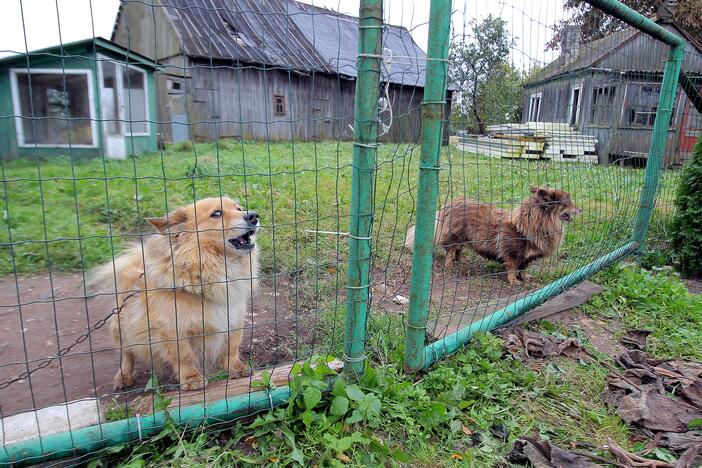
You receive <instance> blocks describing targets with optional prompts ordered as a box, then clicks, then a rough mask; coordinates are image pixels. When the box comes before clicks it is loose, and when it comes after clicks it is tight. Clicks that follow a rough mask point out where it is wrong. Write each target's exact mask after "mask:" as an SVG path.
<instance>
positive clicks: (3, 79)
mask: <svg viewBox="0 0 702 468" xmlns="http://www.w3.org/2000/svg"><path fill="white" fill-rule="evenodd" d="M13 68H30V69H33V68H52V69H57V70H62V69H69V70H74V69H87V70H90V71H91V75H92V87H93V104H95V103H97V98H98V95H97V84H98V83H97V70H96V61H95V60H94V59H93V56H83V57H72V58H70V59H65V60H64V61H63V62H62V61H61V60H60V59H56V58H53V57H30V58H29V61H27V60H19V61H17V62H11V63H9V64H7V65H5V66H3V67H2V68H0V157H2V158H14V157H18V156H48V157H51V156H59V155H70V156H73V157H90V156H98V155H99V154H101V152H102V133H101V131H100V128H99V127H100V125H96V126H95V127H96V129H95V130H96V140H97V141H96V147H94V148H72V147H71V148H44V147H32V146H27V147H20V146H19V144H18V143H19V142H18V141H17V127H16V122H15V115H18V114H19V109H18V110H17V111H15V109H14V105H13V102H12V87H11V84H10V70H11V69H13ZM93 113H94V114H93V116H94V117H95V118H96V119H99V113H98V110H97V109H94V110H93Z"/></svg>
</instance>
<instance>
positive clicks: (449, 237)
mask: <svg viewBox="0 0 702 468" xmlns="http://www.w3.org/2000/svg"><path fill="white" fill-rule="evenodd" d="M581 212H582V210H581V209H580V208H578V207H577V206H575V205H574V204H573V202H572V200H571V198H570V194H569V193H568V192H565V191H563V190H561V189H555V188H549V187H536V186H532V187H531V195H530V196H529V197H527V198H525V199H524V200H523V201H522V203H521V204H520V205H519V206H517V208H515V209H514V210H513V211H508V210H504V209H501V208H495V207H494V206H492V205H491V204H489V203H480V202H478V201H475V200H470V199H468V198H458V199H456V200H453V201H451V202H449V203H447V204H446V205H444V206H443V207H442V208H441V209H440V210H439V212H438V213H437V217H436V228H435V229H436V230H435V232H434V244H435V245H440V246H442V247H444V248H445V249H446V261H445V266H446V267H449V266H451V264H452V263H453V261H454V260H458V259H459V257H460V255H461V251H462V250H463V248H464V247H467V248H470V249H472V250H473V251H474V252H475V253H477V254H479V255H481V256H483V257H485V258H487V259H490V260H496V261H499V262H502V264H503V265H504V266H505V269H506V270H507V281H509V283H510V284H514V283H516V282H517V279H519V280H522V281H525V280H527V279H529V277H528V275H527V274H526V269H527V268H528V266H529V264H530V263H532V262H534V261H535V260H538V259H540V258H544V257H548V256H550V255H552V254H553V253H554V252H555V251H556V249H557V248H558V246H559V244H560V243H561V238H562V236H563V227H564V225H563V223H569V222H571V221H573V218H574V217H575V216H576V215H578V214H580V213H581ZM413 244H414V227H412V228H410V230H409V231H408V232H407V237H406V239H405V246H407V247H408V248H410V249H411V248H412V245H413Z"/></svg>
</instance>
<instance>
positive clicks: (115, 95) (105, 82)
mask: <svg viewBox="0 0 702 468" xmlns="http://www.w3.org/2000/svg"><path fill="white" fill-rule="evenodd" d="M100 66H101V67H102V89H101V90H100V94H101V96H102V117H103V119H105V131H106V132H107V133H108V134H109V135H121V134H122V121H121V120H120V118H119V109H120V102H119V89H118V83H119V82H118V80H117V65H115V64H114V63H113V62H107V61H105V62H101V63H100Z"/></svg>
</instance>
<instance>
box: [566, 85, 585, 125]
mask: <svg viewBox="0 0 702 468" xmlns="http://www.w3.org/2000/svg"><path fill="white" fill-rule="evenodd" d="M575 90H578V91H579V93H578V105H577V106H576V105H574V101H575ZM573 107H575V124H574V126H576V127H577V126H578V125H579V124H580V109H581V108H582V107H583V84H582V83H578V84H576V85H573V87H572V88H571V89H570V101H568V124H570V121H571V120H572V119H571V117H572V116H573Z"/></svg>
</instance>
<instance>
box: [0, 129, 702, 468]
mask: <svg viewBox="0 0 702 468" xmlns="http://www.w3.org/2000/svg"><path fill="white" fill-rule="evenodd" d="M351 150H352V147H351V145H350V144H348V143H340V144H337V143H318V144H295V145H292V144H282V143H275V144H273V143H271V144H270V145H269V144H265V143H251V142H244V143H236V142H231V141H223V142H220V143H219V144H218V145H213V144H202V145H200V144H198V145H194V146H192V145H179V146H177V147H171V148H170V149H169V150H166V151H164V152H163V153H159V154H149V155H144V156H140V157H137V158H131V159H129V160H126V161H102V160H76V161H72V160H70V159H68V158H57V159H51V160H48V159H46V160H39V161H33V160H16V161H9V162H8V161H4V162H3V163H2V178H3V180H4V184H3V190H4V191H3V197H4V208H3V209H4V216H3V217H2V220H1V223H2V226H0V227H1V228H2V229H0V243H1V247H2V249H3V253H2V255H1V256H0V275H6V274H9V273H12V272H15V271H16V272H18V273H25V272H33V271H42V270H46V269H47V268H49V267H51V269H52V270H76V269H81V268H86V269H87V268H89V267H91V266H93V265H95V264H97V263H99V262H104V261H106V260H109V259H110V258H111V256H112V255H113V252H118V251H119V250H120V248H121V245H122V244H123V243H124V242H126V241H129V240H131V239H134V237H132V236H133V235H134V234H138V233H139V232H142V231H148V229H147V227H146V223H145V222H144V220H145V219H146V218H148V217H151V216H161V215H163V214H164V212H165V211H166V209H168V210H171V209H173V208H175V207H177V206H179V205H182V204H186V203H191V202H192V200H193V199H197V198H203V197H207V196H217V195H219V194H220V193H223V194H226V195H231V196H233V197H237V198H239V199H240V201H242V202H243V203H244V204H246V205H247V206H249V207H250V208H253V209H256V210H257V211H258V212H259V213H260V214H261V216H262V223H263V226H264V229H263V230H262V233H261V235H260V237H259V245H260V246H261V250H262V261H263V270H264V273H271V272H289V273H291V276H294V278H295V287H296V292H297V294H298V300H299V302H300V304H299V305H300V307H301V308H304V307H308V306H309V301H307V299H308V298H311V299H313V300H315V301H321V302H322V303H324V304H328V305H331V304H332V303H333V302H334V296H335V294H336V293H337V291H338V288H339V286H338V285H339V281H341V284H343V278H344V276H343V274H344V268H345V258H346V239H345V238H341V239H340V238H338V237H337V236H328V235H320V236H315V235H310V234H309V233H308V232H306V230H327V231H340V232H343V231H346V230H347V226H348V217H349V204H350V192H351V174H352V170H351V169H352V168H351ZM418 152H419V150H418V148H417V147H414V146H406V145H401V146H394V145H383V146H381V149H380V151H379V156H378V162H377V168H378V170H377V174H376V179H375V196H374V203H375V214H374V233H373V245H374V261H375V263H374V265H375V268H380V269H388V268H392V267H393V266H396V265H398V264H401V263H402V264H403V265H405V266H406V265H407V262H408V256H407V254H406V252H404V253H403V251H402V248H401V246H402V244H403V241H404V233H405V230H406V227H407V226H408V225H409V224H411V223H412V222H413V206H414V194H415V192H416V180H417V177H416V172H417V170H416V166H417V160H418ZM442 164H443V167H444V169H445V170H443V171H442V172H441V176H440V179H441V187H440V189H441V198H442V200H448V199H450V198H453V197H455V196H459V195H464V194H465V195H468V196H471V197H474V198H478V199H480V200H483V201H487V202H493V203H498V204H502V205H504V206H510V207H511V206H513V205H514V204H515V203H516V202H518V201H519V200H520V199H521V198H523V197H524V196H525V195H526V194H527V193H528V187H529V185H530V184H545V183H548V184H550V185H551V186H557V187H561V188H564V189H565V190H568V191H570V192H571V193H572V194H573V197H574V200H575V202H576V203H577V204H578V205H579V206H581V207H582V208H583V215H582V217H581V218H580V219H578V220H576V222H575V223H573V224H572V225H571V226H569V228H568V231H567V237H566V241H565V244H564V248H565V251H566V253H567V259H561V260H557V259H555V258H554V259H553V263H552V264H551V267H552V268H548V269H538V271H535V272H534V273H535V275H536V276H537V277H540V279H541V280H548V279H553V278H555V277H557V276H560V275H562V274H563V273H566V272H568V271H571V270H572V269H574V268H577V267H579V266H582V265H583V264H585V263H587V262H589V261H591V260H593V259H594V258H596V257H598V256H600V255H602V254H604V253H606V252H608V251H610V250H612V249H613V248H615V247H618V246H620V245H622V244H623V243H624V242H626V240H628V238H629V235H630V232H631V226H632V223H633V220H634V217H635V214H636V207H637V203H638V196H639V190H640V183H641V177H642V175H643V172H642V171H641V170H636V169H626V168H619V167H611V166H610V167H607V166H591V165H580V164H559V163H550V162H533V161H521V160H500V159H489V158H482V157H477V156H475V155H469V154H463V153H460V152H457V151H455V150H452V151H451V152H450V153H447V152H444V153H443V154H442ZM675 177H676V174H675V173H666V174H664V184H663V190H664V193H668V192H669V190H667V189H668V188H669V187H670V186H671V185H672V184H674V182H675ZM669 214H670V204H669V201H668V200H667V199H660V200H659V203H658V209H657V210H656V212H655V214H654V219H653V223H652V233H653V234H654V235H656V236H661V237H660V241H661V243H658V242H654V243H652V244H651V245H656V246H659V245H664V242H665V238H664V236H662V235H663V234H665V229H666V225H667V219H668V215H669ZM656 255H657V254H656V253H655V252H654V253H653V254H652V255H651V256H650V258H651V259H652V260H651V261H655V260H656ZM607 275H609V276H607ZM602 278H603V281H606V284H607V291H606V293H605V294H603V295H602V296H601V297H600V298H599V299H597V301H600V302H594V303H593V305H590V306H588V311H589V312H590V313H593V314H605V315H607V314H611V315H616V316H617V318H619V319H620V320H622V321H623V322H624V323H625V324H626V325H627V326H641V327H645V326H650V327H652V328H653V329H654V334H653V340H654V346H655V350H656V353H657V354H659V355H685V356H691V357H699V351H697V350H693V349H691V348H695V346H694V344H695V343H699V336H698V332H697V331H696V330H695V327H697V329H699V328H700V327H699V324H700V321H699V320H700V318H699V314H700V308H699V300H698V299H691V298H690V297H689V296H686V295H685V294H686V292H685V291H683V289H682V286H680V284H679V281H678V280H677V279H676V278H675V277H673V276H671V275H668V274H665V275H652V274H649V273H645V272H643V271H641V270H637V269H633V270H631V271H629V270H616V271H615V272H614V273H612V272H610V273H608V274H606V275H603V276H602ZM639 282H643V283H642V284H643V286H639ZM291 294H292V292H291ZM296 303H297V302H296ZM334 310H335V313H331V312H329V313H323V314H322V315H321V317H320V318H321V320H322V322H321V323H322V324H325V325H324V326H323V329H324V330H327V331H329V330H337V332H331V333H326V336H324V337H322V338H323V339H327V340H332V341H334V340H335V341H334V343H333V345H334V346H333V347H332V346H331V345H330V347H329V348H328V349H331V350H333V352H334V353H336V355H339V349H338V346H339V345H340V341H339V340H338V328H339V326H340V324H343V312H344V310H343V307H341V308H338V309H334ZM676 311H681V312H676ZM368 327H369V343H368V347H369V353H370V355H371V356H372V359H373V362H374V365H375V366H376V367H375V371H372V372H369V373H368V374H367V376H366V377H364V380H363V381H362V382H361V383H360V385H359V387H358V388H355V387H354V388H352V389H351V390H349V388H348V386H347V387H344V388H343V389H335V392H334V393H333V394H331V395H326V394H319V398H318V396H317V391H315V390H310V389H311V388H316V389H317V390H320V388H319V387H320V385H321V383H320V378H321V376H319V375H315V374H314V372H312V373H311V374H310V373H309V372H308V373H307V374H306V376H305V377H304V378H302V379H301V380H300V381H298V382H296V383H295V385H296V388H297V389H299V391H300V394H301V395H304V397H303V398H302V400H294V401H291V403H290V405H289V407H288V408H283V409H279V410H276V411H274V412H272V413H270V414H267V415H265V416H261V417H259V418H258V419H257V420H256V422H254V423H250V422H241V423H239V424H237V425H236V426H235V427H234V428H232V429H226V430H224V432H216V431H213V430H210V431H208V432H202V431H197V432H195V433H192V432H189V433H183V432H181V431H180V430H177V429H176V428H175V427H173V426H172V425H170V426H169V427H168V428H167V429H166V431H164V433H163V434H162V435H161V436H159V438H158V440H157V441H152V442H150V443H147V444H142V445H139V446H137V447H136V448H134V449H133V450H132V449H127V448H125V447H122V448H121V449H120V448H117V449H114V450H112V452H119V453H116V454H113V455H112V456H113V457H116V458H114V459H109V460H96V461H94V462H93V463H92V464H93V465H95V466H99V465H100V463H103V462H104V463H105V464H106V465H107V464H111V463H121V464H123V465H124V466H143V465H145V464H149V465H154V466H159V465H162V466H172V465H179V466H218V465H222V466H224V465H227V466H230V465H231V464H233V463H237V464H239V465H242V466H248V465H256V464H268V465H282V466H285V465H294V464H303V465H308V466H309V465H311V464H313V463H316V464H317V465H318V466H320V467H322V466H334V465H340V464H342V463H350V464H352V465H354V466H362V465H377V464H379V463H389V464H390V465H402V464H409V465H411V466H494V465H495V464H496V463H501V462H504V457H505V455H506V453H507V452H508V451H509V449H510V448H511V446H512V444H513V442H514V440H515V439H516V438H517V437H519V436H520V435H523V434H527V433H533V432H534V431H536V430H538V431H540V432H541V433H542V434H543V435H545V436H547V437H549V438H550V439H551V440H552V441H554V442H555V443H558V444H563V445H564V446H567V445H568V443H569V442H571V441H575V440H577V441H581V442H586V443H590V444H593V445H597V444H601V443H604V442H606V440H607V438H608V437H611V438H612V439H614V440H615V441H617V442H618V443H620V444H621V445H622V446H624V447H626V448H632V447H634V446H633V445H632V443H631V442H630V441H629V440H628V435H629V434H628V430H627V428H626V427H625V426H624V425H623V424H622V422H621V421H620V420H619V419H618V418H617V417H615V416H612V415H611V414H610V413H609V412H608V410H607V408H606V407H605V406H604V405H603V404H602V403H601V401H600V398H599V396H600V395H601V393H602V390H603V389H604V387H605V385H606V383H605V376H606V370H605V369H604V368H603V367H601V366H599V365H598V364H597V363H593V364H589V365H584V364H581V363H575V362H570V361H567V360H555V361H553V362H549V363H544V365H543V366H540V367H539V366H537V367H534V366H527V365H525V364H522V363H520V362H518V361H515V360H513V359H511V358H509V357H505V356H503V355H502V350H501V347H500V345H499V343H498V342H497V340H496V339H495V338H493V337H491V336H489V335H483V336H480V337H479V338H477V339H476V340H474V342H473V343H472V344H471V345H470V346H469V347H468V348H466V349H465V350H463V351H461V352H460V353H458V354H457V355H455V356H453V357H451V358H449V359H446V360H443V361H442V362H440V363H439V364H438V365H436V366H435V367H433V368H432V369H431V370H430V371H429V372H427V373H426V374H423V375H422V376H421V377H412V376H406V375H403V374H402V373H401V372H400V370H399V366H400V362H401V357H402V353H403V344H402V340H403V333H404V328H405V323H404V317H402V316H400V315H391V314H383V313H381V312H377V313H376V312H375V310H374V311H373V312H372V313H371V314H370V321H369V324H368ZM334 335H336V336H334ZM320 349H321V348H320ZM335 401H336V403H335ZM344 401H346V403H344ZM313 403H314V404H313ZM110 416H111V417H114V418H119V417H121V416H123V415H121V414H116V413H115V414H111V415H110ZM408 460H409V462H408ZM300 461H302V463H300ZM108 462H109V463H108Z"/></svg>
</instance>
